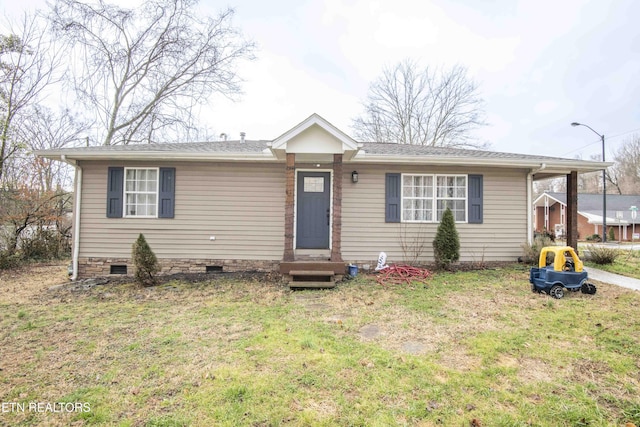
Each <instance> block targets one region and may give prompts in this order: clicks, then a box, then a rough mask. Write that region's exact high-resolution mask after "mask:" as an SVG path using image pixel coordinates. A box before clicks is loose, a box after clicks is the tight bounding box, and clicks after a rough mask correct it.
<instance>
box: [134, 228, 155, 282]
mask: <svg viewBox="0 0 640 427" xmlns="http://www.w3.org/2000/svg"><path fill="white" fill-rule="evenodd" d="M131 259H132V260H133V264H134V265H135V267H136V274H135V279H136V282H137V283H139V284H140V285H142V286H154V285H156V284H157V283H158V281H157V279H156V277H155V274H156V273H157V272H159V271H160V266H159V265H158V259H157V258H156V254H154V253H153V251H152V250H151V247H150V246H149V244H148V243H147V240H146V239H145V238H144V235H143V234H140V236H138V239H137V240H136V241H135V242H134V243H133V247H132V249H131Z"/></svg>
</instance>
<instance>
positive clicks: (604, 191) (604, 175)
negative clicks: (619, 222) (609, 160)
mask: <svg viewBox="0 0 640 427" xmlns="http://www.w3.org/2000/svg"><path fill="white" fill-rule="evenodd" d="M571 126H574V127H575V126H584V127H586V128H589V130H591V132H593V133H595V134H596V135H598V136H599V137H600V141H602V161H603V162H604V161H605V158H604V135H600V134H599V133H598V132H596V131H595V130H593V128H592V127H591V126H589V125H585V124H584V123H578V122H573V123H571ZM606 242H607V168H605V167H602V243H606Z"/></svg>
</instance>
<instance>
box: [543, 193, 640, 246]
mask: <svg viewBox="0 0 640 427" xmlns="http://www.w3.org/2000/svg"><path fill="white" fill-rule="evenodd" d="M602 203H603V197H602V194H578V237H579V238H580V239H583V240H584V239H586V238H587V237H589V236H592V235H594V234H596V235H600V236H601V235H602V222H603V221H602V218H603V215H602ZM533 207H534V224H535V230H536V231H538V232H542V231H549V232H552V233H554V234H555V235H556V236H561V235H564V234H565V230H566V228H565V224H566V212H567V194H566V193H558V192H546V191H545V192H544V193H542V194H541V195H540V196H538V197H537V198H536V199H535V200H534V202H533ZM638 209H640V195H626V194H607V215H606V219H607V234H608V232H609V230H608V229H609V228H611V229H613V232H614V235H615V240H618V241H622V240H632V238H633V234H634V233H636V234H637V233H640V218H638V213H637V210H638ZM607 238H608V237H607ZM634 240H639V239H638V236H636V237H635V239H634Z"/></svg>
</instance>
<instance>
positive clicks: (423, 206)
mask: <svg viewBox="0 0 640 427" xmlns="http://www.w3.org/2000/svg"><path fill="white" fill-rule="evenodd" d="M447 207H448V208H449V209H451V211H452V213H453V217H454V219H455V221H456V222H466V221H467V176H466V175H425V174H402V222H440V220H441V219H442V214H443V213H444V211H445V210H446V209H447Z"/></svg>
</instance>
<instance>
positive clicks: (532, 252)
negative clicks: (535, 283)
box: [522, 234, 553, 264]
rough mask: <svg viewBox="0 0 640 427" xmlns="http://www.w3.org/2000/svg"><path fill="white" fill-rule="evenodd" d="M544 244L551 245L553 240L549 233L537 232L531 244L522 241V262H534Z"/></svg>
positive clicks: (536, 260)
mask: <svg viewBox="0 0 640 427" xmlns="http://www.w3.org/2000/svg"><path fill="white" fill-rule="evenodd" d="M545 246H553V240H552V239H551V237H550V236H549V235H546V234H537V235H536V236H535V237H534V239H533V243H532V244H528V243H524V244H523V245H522V250H523V252H524V255H523V257H522V260H523V262H526V263H527V264H536V263H537V262H538V259H539V258H540V252H541V251H542V248H544V247H545Z"/></svg>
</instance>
